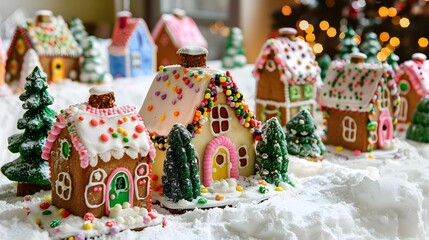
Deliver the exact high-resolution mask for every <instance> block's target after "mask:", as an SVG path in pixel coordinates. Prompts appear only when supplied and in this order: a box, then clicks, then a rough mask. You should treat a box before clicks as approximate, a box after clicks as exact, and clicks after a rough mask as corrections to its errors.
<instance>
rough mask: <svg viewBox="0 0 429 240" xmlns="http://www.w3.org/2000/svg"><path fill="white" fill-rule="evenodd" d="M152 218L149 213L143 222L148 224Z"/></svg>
mask: <svg viewBox="0 0 429 240" xmlns="http://www.w3.org/2000/svg"><path fill="white" fill-rule="evenodd" d="M150 220H152V219H151V218H150V217H149V216H148V215H146V216H144V217H143V222H144V223H145V224H148V223H149V222H150Z"/></svg>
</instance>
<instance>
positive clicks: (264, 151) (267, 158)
mask: <svg viewBox="0 0 429 240" xmlns="http://www.w3.org/2000/svg"><path fill="white" fill-rule="evenodd" d="M288 165H289V159H288V152H287V146H286V139H285V134H284V132H283V129H282V127H281V126H280V123H279V121H278V120H277V118H275V117H273V118H271V119H269V120H268V121H267V122H266V123H265V124H264V126H263V127H262V139H261V141H259V142H258V144H257V145H256V164H255V168H256V172H257V173H258V174H259V175H260V176H261V177H262V178H263V179H264V180H265V181H267V182H268V183H271V184H275V185H279V184H280V183H281V182H286V183H289V184H290V185H292V186H294V184H293V183H292V182H291V181H290V180H289V177H288V175H287V169H288Z"/></svg>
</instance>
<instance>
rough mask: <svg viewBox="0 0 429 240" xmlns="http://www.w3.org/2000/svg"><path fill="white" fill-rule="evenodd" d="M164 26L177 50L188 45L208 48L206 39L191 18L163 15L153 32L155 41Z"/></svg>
mask: <svg viewBox="0 0 429 240" xmlns="http://www.w3.org/2000/svg"><path fill="white" fill-rule="evenodd" d="M164 26H165V29H166V31H167V33H168V34H169V36H170V38H171V40H172V41H173V44H174V45H175V46H176V48H177V49H179V48H181V47H184V46H188V45H195V46H201V47H205V48H207V41H206V39H205V38H204V36H203V34H201V32H200V29H199V28H198V26H197V24H196V23H195V22H194V20H193V19H192V18H191V17H189V16H186V15H183V16H177V14H176V15H173V14H163V15H162V17H161V19H160V20H159V21H158V23H157V24H156V25H155V27H154V29H153V31H152V36H153V38H154V39H156V38H158V37H159V34H161V31H162V29H163V28H164Z"/></svg>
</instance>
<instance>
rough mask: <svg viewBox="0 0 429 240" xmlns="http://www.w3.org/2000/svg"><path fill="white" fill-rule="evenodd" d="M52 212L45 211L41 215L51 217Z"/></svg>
mask: <svg viewBox="0 0 429 240" xmlns="http://www.w3.org/2000/svg"><path fill="white" fill-rule="evenodd" d="M51 214H52V211H51V210H45V211H43V212H42V215H51Z"/></svg>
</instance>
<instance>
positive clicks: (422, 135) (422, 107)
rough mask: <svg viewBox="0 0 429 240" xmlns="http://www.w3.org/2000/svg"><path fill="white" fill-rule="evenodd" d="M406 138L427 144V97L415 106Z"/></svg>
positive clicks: (428, 129) (428, 125)
mask: <svg viewBox="0 0 429 240" xmlns="http://www.w3.org/2000/svg"><path fill="white" fill-rule="evenodd" d="M406 138H407V139H409V140H414V141H416V142H423V143H429V97H427V96H426V97H424V98H423V99H422V100H421V101H420V103H419V104H418V105H417V108H416V111H415V112H414V115H413V120H412V122H411V124H410V126H409V127H408V130H407V136H406Z"/></svg>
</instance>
